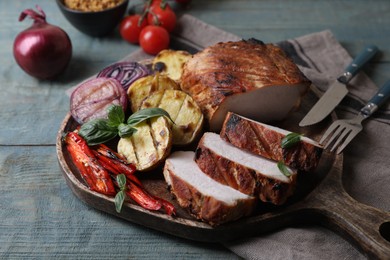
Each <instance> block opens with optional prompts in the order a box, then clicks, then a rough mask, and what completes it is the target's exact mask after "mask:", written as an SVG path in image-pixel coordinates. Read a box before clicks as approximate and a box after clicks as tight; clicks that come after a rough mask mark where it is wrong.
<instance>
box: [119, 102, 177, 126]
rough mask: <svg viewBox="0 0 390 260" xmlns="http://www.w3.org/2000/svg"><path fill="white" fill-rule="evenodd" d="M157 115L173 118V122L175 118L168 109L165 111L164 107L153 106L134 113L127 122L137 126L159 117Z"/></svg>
mask: <svg viewBox="0 0 390 260" xmlns="http://www.w3.org/2000/svg"><path fill="white" fill-rule="evenodd" d="M157 116H165V117H166V118H168V119H169V120H171V121H172V123H173V120H172V118H171V116H170V115H169V114H168V112H167V111H165V110H164V109H161V108H158V107H152V108H145V109H141V110H138V111H137V112H135V113H134V114H132V115H131V116H130V117H129V118H128V119H127V124H129V125H131V126H136V125H137V124H139V123H141V122H143V121H145V120H147V119H150V118H153V117H157Z"/></svg>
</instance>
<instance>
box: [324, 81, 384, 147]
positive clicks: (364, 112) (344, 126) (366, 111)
mask: <svg viewBox="0 0 390 260" xmlns="http://www.w3.org/2000/svg"><path fill="white" fill-rule="evenodd" d="M389 97H390V80H389V81H387V82H386V83H385V84H384V85H383V86H382V87H381V88H380V89H379V91H378V92H377V93H376V94H375V96H373V97H372V98H371V99H370V101H368V102H367V104H366V105H365V106H364V107H363V108H362V109H361V110H360V112H359V114H358V115H357V116H356V117H354V118H352V119H343V120H336V121H334V122H333V124H332V125H331V126H330V127H329V128H328V129H327V130H326V132H325V134H324V135H323V136H322V138H321V140H320V144H321V145H323V144H324V142H325V140H326V139H328V137H329V136H330V138H329V140H328V141H327V143H326V145H325V147H324V148H325V149H327V148H328V147H329V146H330V145H331V144H332V143H333V142H334V144H333V146H332V148H331V149H330V151H331V152H333V151H334V150H335V149H336V148H337V147H338V148H337V154H339V153H341V152H342V151H343V150H344V148H345V147H346V146H347V145H348V144H349V143H350V142H351V141H352V139H353V138H354V137H355V136H356V135H357V134H358V133H359V132H360V131H361V130H362V129H363V126H362V121H363V120H365V119H367V118H368V117H370V116H371V115H372V114H373V113H374V112H375V111H376V110H378V108H379V107H380V106H381V105H383V104H384V103H385V102H386V100H387V99H388V98H389ZM332 133H333V134H332ZM331 134H332V136H331Z"/></svg>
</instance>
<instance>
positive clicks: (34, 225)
mask: <svg viewBox="0 0 390 260" xmlns="http://www.w3.org/2000/svg"><path fill="white" fill-rule="evenodd" d="M133 2H134V3H137V2H139V0H137V1H136V0H134V1H133ZM35 4H38V5H40V6H41V7H42V8H43V9H44V10H45V12H46V14H47V17H48V21H49V22H51V23H53V24H56V25H59V26H60V27H62V28H63V29H64V30H65V31H67V33H68V34H69V36H70V38H71V40H72V43H73V47H74V48H73V57H72V61H71V63H70V66H69V67H68V69H67V70H66V72H65V73H64V74H63V75H62V76H61V77H60V78H58V79H57V80H55V81H38V80H36V79H34V78H32V77H30V76H28V75H26V74H25V73H24V72H23V71H22V70H21V69H20V68H19V67H18V66H17V65H16V63H15V61H14V58H13V56H12V45H13V40H14V39H15V37H16V35H17V33H18V32H20V31H22V30H24V29H25V28H27V27H28V26H29V25H30V23H31V22H30V20H28V19H27V20H25V21H24V22H21V23H19V22H18V21H17V18H18V16H19V14H20V12H21V11H22V10H24V9H25V8H32V7H34V5H35ZM185 12H186V13H188V14H191V15H193V16H195V17H197V18H199V19H201V20H203V21H205V22H207V23H209V24H212V25H215V26H217V27H220V28H222V29H224V30H226V31H229V32H231V33H235V34H237V35H239V36H242V37H244V38H248V37H255V38H258V39H261V40H263V41H265V42H278V41H282V40H285V39H288V38H294V37H298V36H301V35H305V34H308V33H312V32H317V31H321V30H324V29H330V30H332V32H333V33H334V35H335V36H336V37H337V39H338V40H339V41H340V42H341V44H342V45H343V46H344V47H345V48H346V49H347V50H348V51H349V52H350V54H351V55H352V56H354V55H356V54H357V53H358V52H359V51H360V50H361V49H362V47H363V46H364V45H366V44H367V43H374V44H377V45H378V47H379V49H380V50H381V54H380V55H378V56H377V57H376V59H375V61H374V62H371V63H370V65H369V66H367V67H366V68H365V72H366V73H367V74H368V75H369V76H370V77H371V78H372V79H373V81H374V82H375V83H376V84H377V85H382V84H383V83H384V82H385V81H386V80H387V79H388V72H389V71H390V47H389V46H390V20H389V18H388V13H389V12H390V4H389V1H388V0H376V1H374V2H369V3H368V1H366V0H354V1H350V0H340V1H331V0H329V1H325V0H320V1H311V0H262V1H259V0H240V1H237V0H223V1H220V0H193V1H192V4H191V5H190V6H189V7H188V8H187V9H185ZM103 49H104V50H105V51H101V50H103ZM137 49H138V47H137V46H133V45H130V44H127V43H126V42H124V41H122V40H121V39H120V37H119V35H118V32H114V33H113V34H112V35H110V36H109V37H107V38H101V39H96V38H91V37H88V36H86V35H83V34H82V33H80V32H78V31H77V30H76V29H74V28H73V27H72V26H71V25H70V24H69V23H68V22H67V21H66V20H65V18H64V17H63V16H62V15H61V13H60V11H59V10H58V8H57V6H56V3H55V1H51V0H36V1H34V2H28V3H27V2H26V1H23V0H13V1H0V57H1V62H2V66H1V67H0V91H1V92H0V93H1V95H0V111H1V113H0V191H1V196H2V197H1V200H0V219H1V221H0V258H2V259H9V258H11V259H26V258H36V259H42V258H48V259H52V258H57V257H58V258H78V259H80V258H83V259H91V258H96V259H108V258H130V259H141V258H145V259H166V258H171V259H176V258H177V259H237V258H238V257H237V256H236V255H234V254H233V253H231V252H229V251H228V250H227V249H225V248H223V247H221V246H219V245H216V244H206V243H197V242H189V241H188V240H185V239H180V238H176V237H173V236H170V235H165V234H163V233H160V232H156V231H152V230H150V229H146V228H144V227H141V226H139V225H136V224H129V223H127V222H126V221H121V220H119V219H118V218H115V217H112V216H110V215H108V214H105V213H102V212H100V211H96V210H94V209H93V208H91V207H89V206H87V205H86V204H85V203H82V202H81V201H80V200H79V199H78V198H77V197H75V196H74V195H73V194H72V192H71V190H70V189H69V188H68V186H67V185H66V183H65V180H64V178H63V177H62V175H61V171H60V168H59V167H58V163H57V158H56V154H55V140H56V134H57V130H58V129H59V127H60V124H61V121H62V120H63V118H64V117H65V115H66V113H67V111H68V109H69V100H68V97H67V96H66V95H65V94H64V92H65V90H66V89H68V88H69V87H71V86H73V85H75V84H77V83H79V82H80V81H81V80H83V79H85V78H87V77H89V76H91V75H93V74H95V73H96V72H97V71H99V70H100V69H101V68H103V67H104V66H106V65H108V64H110V63H112V62H115V61H117V60H119V59H121V58H123V57H124V56H126V55H128V54H129V53H131V52H132V51H134V50H137ZM373 163H374V164H375V163H377V162H373ZM347 167H348V166H347ZM344 178H347V179H348V181H351V182H353V181H354V176H353V174H351V173H349V174H348V175H347V176H346V177H344ZM387 198H388V196H387ZM359 199H364V198H359ZM368 202H370V201H368ZM371 203H375V202H371ZM376 203H377V202H376ZM378 206H381V205H378ZM326 234H327V235H330V236H331V235H332V234H328V233H326ZM108 235H109V236H108ZM325 242H326V241H324V243H325ZM344 249H345V250H346V251H349V252H354V251H353V250H354V249H353V248H352V246H350V245H348V244H345V245H344ZM321 255H323V254H321ZM324 259H326V256H324Z"/></svg>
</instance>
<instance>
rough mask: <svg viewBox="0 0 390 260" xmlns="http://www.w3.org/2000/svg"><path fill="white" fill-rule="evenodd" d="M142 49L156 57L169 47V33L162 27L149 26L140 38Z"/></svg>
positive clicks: (143, 30)
mask: <svg viewBox="0 0 390 260" xmlns="http://www.w3.org/2000/svg"><path fill="white" fill-rule="evenodd" d="M139 43H140V45H141V47H142V49H143V50H144V51H145V52H146V53H149V54H151V55H156V54H157V53H159V52H160V51H162V50H164V49H168V47H169V33H168V31H167V30H166V29H165V28H164V27H161V26H157V25H148V26H146V27H145V28H144V29H142V31H141V34H140V36H139Z"/></svg>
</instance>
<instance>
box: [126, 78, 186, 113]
mask: <svg viewBox="0 0 390 260" xmlns="http://www.w3.org/2000/svg"><path fill="white" fill-rule="evenodd" d="M164 89H180V87H179V85H178V84H177V83H176V82H175V81H174V80H172V79H170V78H169V77H167V76H164V75H160V74H159V73H157V74H155V75H150V76H146V77H143V78H140V79H138V80H136V81H135V82H133V84H131V85H130V87H129V89H128V90H127V96H128V98H129V101H130V107H131V111H133V113H134V112H136V111H138V110H139V107H140V105H141V102H142V100H144V99H145V98H146V97H148V96H150V94H151V93H153V92H155V91H159V90H164Z"/></svg>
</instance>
